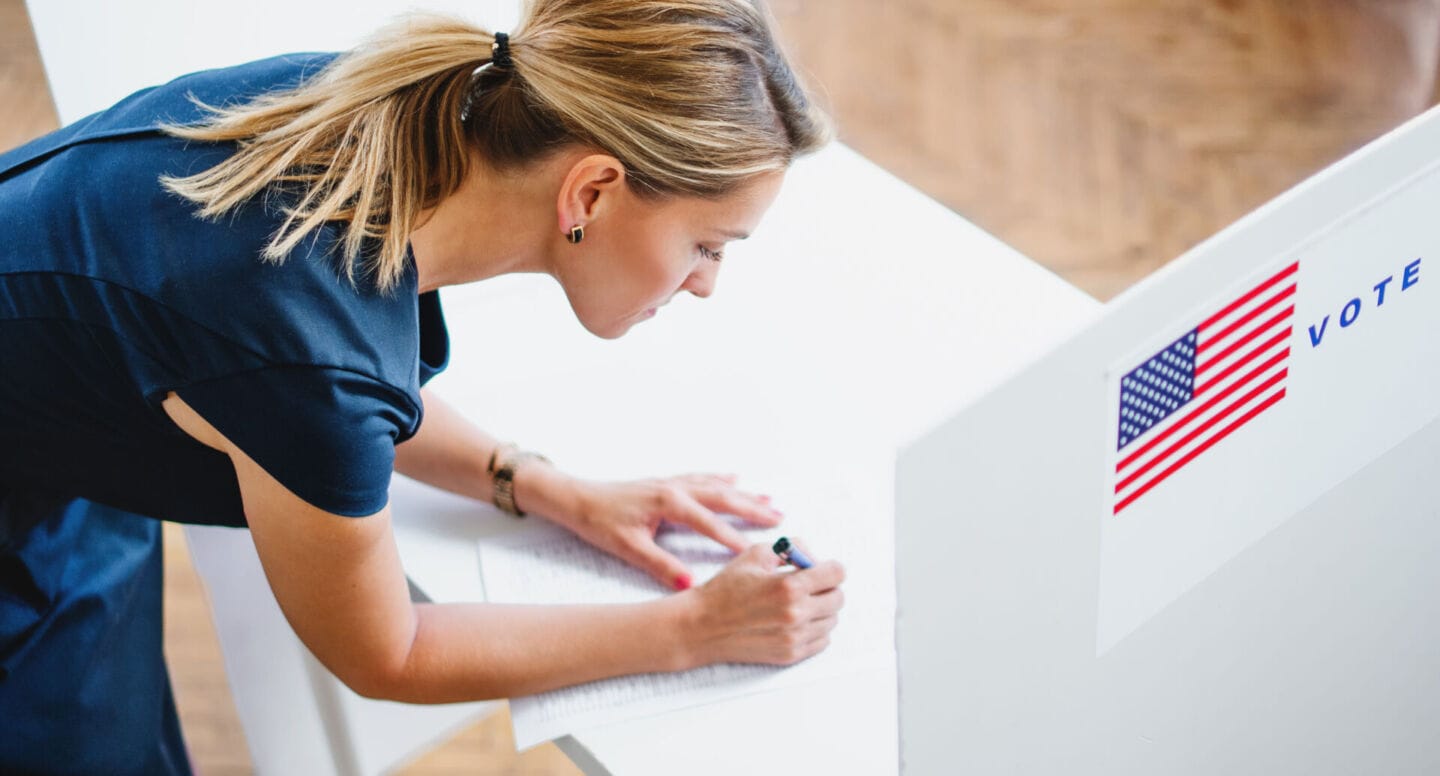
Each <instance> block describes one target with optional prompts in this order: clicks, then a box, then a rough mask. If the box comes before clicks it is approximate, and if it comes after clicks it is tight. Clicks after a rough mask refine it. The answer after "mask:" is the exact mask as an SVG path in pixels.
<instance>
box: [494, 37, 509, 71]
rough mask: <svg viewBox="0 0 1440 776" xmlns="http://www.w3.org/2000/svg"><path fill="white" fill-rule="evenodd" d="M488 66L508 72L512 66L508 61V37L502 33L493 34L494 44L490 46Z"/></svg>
mask: <svg viewBox="0 0 1440 776" xmlns="http://www.w3.org/2000/svg"><path fill="white" fill-rule="evenodd" d="M490 64H492V65H494V66H495V67H498V68H500V69H501V70H509V69H510V66H511V65H512V64H513V62H512V60H511V59H510V36H509V35H507V34H505V33H503V32H497V33H495V42H494V43H493V44H491V45H490Z"/></svg>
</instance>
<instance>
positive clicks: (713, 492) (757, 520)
mask: <svg viewBox="0 0 1440 776" xmlns="http://www.w3.org/2000/svg"><path fill="white" fill-rule="evenodd" d="M690 492H691V495H693V496H694V497H695V500H696V501H699V502H700V503H701V504H703V505H705V506H706V507H707V508H709V509H712V510H714V511H716V512H724V513H725V514H727V515H734V516H736V517H738V518H740V519H741V520H744V521H746V522H748V523H754V524H755V525H760V526H765V527H766V528H773V527H775V526H777V525H779V524H780V520H781V519H783V518H784V515H782V514H781V513H780V510H778V509H776V508H774V507H772V506H770V505H769V504H767V503H765V502H764V501H761V500H760V499H759V498H758V497H756V496H751V495H749V494H747V493H742V492H740V491H738V490H736V489H734V488H732V487H729V486H721V487H696V488H693V489H692V490H691V491H690Z"/></svg>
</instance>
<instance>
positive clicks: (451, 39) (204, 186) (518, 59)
mask: <svg viewBox="0 0 1440 776" xmlns="http://www.w3.org/2000/svg"><path fill="white" fill-rule="evenodd" d="M526 10H527V13H526V18H525V21H524V22H523V23H522V24H521V26H520V27H519V28H518V29H517V30H516V31H515V33H514V35H513V37H512V39H511V41H510V43H509V47H508V51H505V52H504V53H505V54H508V56H504V57H502V58H501V61H497V62H494V63H490V58H491V56H492V48H493V44H494V43H495V36H494V35H493V34H492V33H490V32H488V31H486V30H483V29H481V28H478V27H475V26H473V25H471V24H468V23H466V22H464V21H461V20H458V19H453V18H449V17H444V16H434V15H416V16H411V17H408V18H406V19H404V20H402V21H400V22H398V23H396V24H392V25H390V26H388V27H386V28H383V29H381V30H380V31H379V32H378V33H376V34H375V35H374V36H373V37H372V38H370V39H369V40H368V41H367V42H365V43H364V44H362V45H361V46H359V47H358V48H356V49H353V50H351V51H349V52H346V53H345V54H343V55H341V56H340V57H338V58H337V59H335V60H334V61H333V62H331V63H330V64H329V65H328V66H327V67H326V68H325V69H324V70H323V71H321V72H320V73H319V74H317V75H316V76H315V77H314V78H313V79H311V80H309V81H307V82H306V83H304V84H303V85H301V86H299V87H298V88H296V89H293V90H290V91H286V92H281V93H272V94H266V95H262V96H261V97H258V98H256V99H255V100H253V101H251V102H249V103H246V104H243V105H238V106H233V107H212V106H207V105H203V104H202V107H204V108H205V109H206V111H207V113H208V114H209V115H208V116H207V118H206V120H205V121H203V122H202V123H200V124H198V125H193V126H168V127H166V131H168V132H169V133H170V134H172V135H174V136H176V137H181V138H185V139H187V140H195V141H211V142H219V141H233V142H235V143H236V144H237V145H238V150H237V151H236V153H235V154H233V155H231V156H230V157H229V158H228V159H226V161H224V162H222V163H220V164H218V165H216V166H215V167H212V168H210V169H208V170H205V171H203V172H200V173H197V174H194V175H190V176H187V177H179V178H177V177H169V176H167V177H165V178H162V183H163V184H164V185H165V187H166V188H168V189H169V190H171V191H173V192H175V193H177V194H179V195H180V196H183V197H185V198H187V199H189V200H191V201H194V202H196V203H197V204H199V205H200V208H199V213H200V215H202V216H204V217H209V218H216V217H219V216H221V215H223V214H225V213H227V212H229V211H230V210H232V209H233V208H236V207H238V206H239V205H241V204H242V203H244V202H245V201H247V200H248V199H250V198H251V197H254V196H256V195H257V194H262V193H263V194H270V193H273V192H274V190H276V189H278V190H280V191H281V192H285V193H288V194H292V195H293V196H292V197H287V198H286V200H285V204H284V205H283V212H284V214H285V220H284V222H283V224H282V225H281V227H280V229H279V230H278V231H277V232H276V234H275V235H274V236H273V237H272V239H271V242H270V243H269V244H268V245H267V246H266V247H265V249H264V251H263V253H262V256H263V258H264V259H265V260H267V261H272V262H280V261H283V260H284V258H285V257H286V256H287V255H289V253H290V252H291V251H292V250H293V249H294V248H295V246H296V245H297V244H299V243H300V241H301V240H303V239H304V238H305V237H306V235H308V234H310V233H311V232H312V231H314V230H315V229H316V228H318V227H320V226H321V225H323V224H324V223H326V222H331V221H340V222H345V224H346V226H345V228H344V239H343V241H342V244H343V250H344V254H345V267H346V273H347V276H348V277H349V278H350V281H351V282H352V283H354V282H355V279H356V274H357V266H358V267H359V268H360V273H361V274H363V275H366V276H368V277H370V278H371V279H372V280H373V282H374V283H375V285H376V286H377V287H378V288H379V289H380V290H382V291H388V290H390V289H393V288H394V287H395V285H396V284H397V283H398V281H399V279H400V277H401V275H402V273H403V272H404V270H405V260H406V258H405V257H406V243H407V242H408V240H409V235H410V232H411V231H412V230H413V229H414V227H415V222H416V219H417V218H418V217H419V214H420V213H421V212H422V211H423V210H425V209H427V208H431V207H434V206H435V205H437V204H438V203H439V202H440V201H441V200H442V199H444V198H445V197H447V196H449V195H450V194H451V193H453V192H454V191H455V190H456V189H458V188H459V186H460V184H461V181H463V180H464V178H465V176H466V173H467V172H468V166H469V159H470V157H469V152H470V150H471V149H475V150H477V151H478V152H479V154H480V156H481V157H482V158H483V159H485V161H486V163H487V164H489V165H493V166H495V167H496V168H497V169H505V168H513V167H515V166H518V165H523V164H525V163H527V162H531V161H534V160H535V159H538V158H540V157H542V156H544V155H546V154H548V153H550V152H552V151H554V150H556V149H559V148H561V147H563V146H566V145H568V144H573V143H580V144H586V145H589V146H592V147H595V148H598V149H601V150H603V151H605V152H607V153H610V154H613V155H614V156H615V157H616V158H618V159H619V160H620V161H621V162H622V163H623V164H624V165H625V167H626V170H627V178H626V180H627V181H628V182H629V184H630V185H631V187H632V188H633V189H634V190H635V191H637V192H638V193H640V194H642V195H648V196H664V195H688V196H719V195H723V194H724V193H726V192H728V191H730V190H732V189H733V188H734V187H735V186H737V185H738V184H739V183H741V182H743V181H744V180H745V179H747V178H749V177H750V176H753V175H755V174H757V173H762V172H766V171H771V170H777V169H783V168H784V167H785V166H787V165H788V164H789V163H790V162H791V160H792V159H793V158H794V157H796V156H798V155H800V154H803V153H808V152H810V151H813V150H815V149H816V148H818V147H820V146H821V145H823V144H824V143H825V142H827V141H828V139H829V138H830V136H831V129H830V125H829V122H828V119H827V118H826V116H825V115H824V114H823V113H822V112H821V111H820V110H819V109H818V108H815V107H814V106H812V105H811V103H810V101H809V100H808V98H807V95H806V92H805V90H804V88H803V87H802V86H801V85H800V83H799V81H798V79H797V78H796V76H795V74H794V73H793V72H792V71H791V70H790V68H789V66H788V64H787V63H786V61H785V59H784V57H783V56H782V54H781V53H780V51H779V49H778V46H777V45H776V43H775V41H774V39H773V37H772V33H771V30H770V26H771V25H770V21H769V19H768V17H767V16H766V15H765V14H764V12H763V11H761V10H759V9H758V8H757V7H756V6H754V5H752V4H751V3H750V2H749V1H748V0H531V2H530V3H529V4H528V7H527V9H526ZM487 63H490V64H489V66H486V67H482V65H486V64H487ZM477 71H478V72H477ZM366 239H378V240H379V247H378V250H374V251H370V252H369V255H366V254H365V252H364V251H363V249H364V247H365V240H366Z"/></svg>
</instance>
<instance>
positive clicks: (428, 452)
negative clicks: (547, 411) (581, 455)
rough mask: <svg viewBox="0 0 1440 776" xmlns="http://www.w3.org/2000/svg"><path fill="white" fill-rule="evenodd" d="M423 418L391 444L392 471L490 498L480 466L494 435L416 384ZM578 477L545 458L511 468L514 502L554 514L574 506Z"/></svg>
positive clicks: (523, 507) (486, 477)
mask: <svg viewBox="0 0 1440 776" xmlns="http://www.w3.org/2000/svg"><path fill="white" fill-rule="evenodd" d="M420 396H421V399H422V400H423V401H424V402H425V419H424V422H422V423H421V424H420V430H419V431H417V432H415V436H413V437H411V438H410V439H407V440H405V441H404V442H402V443H401V444H398V445H396V446H395V471H397V472H400V473H401V474H403V475H405V476H406V477H412V478H414V479H417V480H419V481H421V482H424V483H426V484H429V485H434V486H435V487H437V488H440V489H442V490H448V491H450V492H451V493H457V494H459V495H462V496H469V497H470V498H473V499H478V500H480V501H486V502H488V501H491V500H492V499H493V498H494V490H493V487H492V484H491V481H490V475H489V473H488V472H486V471H485V466H486V465H487V464H488V463H489V462H490V454H491V452H493V451H494V450H495V448H496V447H497V446H499V444H500V442H499V440H497V439H495V438H494V437H493V436H491V435H489V434H487V433H485V432H484V431H482V430H481V429H479V428H478V427H476V425H475V424H474V423H471V422H470V420H469V419H468V418H466V417H465V416H464V415H463V414H461V413H460V412H459V411H458V410H456V409H455V408H454V407H452V406H450V404H449V403H448V402H446V401H445V400H444V399H441V398H440V397H439V396H437V395H436V394H435V392H434V391H431V390H430V389H428V388H422V389H421V390H420ZM577 485H578V483H577V482H576V481H575V479H574V478H572V477H570V476H569V475H567V474H565V473H564V472H561V471H560V470H558V469H556V468H555V467H553V466H549V465H546V464H545V463H544V462H539V461H529V462H526V463H524V464H521V465H520V466H519V467H517V468H516V470H515V505H516V506H518V507H519V508H520V509H521V510H522V511H524V512H526V513H532V514H537V515H540V516H542V517H546V518H549V519H551V520H556V519H558V518H560V517H562V516H568V515H573V514H575V513H576V512H577V511H578V509H579V506H578V503H577V502H578V499H579V494H578V493H577Z"/></svg>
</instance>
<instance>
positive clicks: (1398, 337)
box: [896, 111, 1440, 773]
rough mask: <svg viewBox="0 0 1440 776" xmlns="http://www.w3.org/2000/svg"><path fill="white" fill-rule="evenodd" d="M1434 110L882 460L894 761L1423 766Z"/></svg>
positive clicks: (1432, 490) (1434, 375)
mask: <svg viewBox="0 0 1440 776" xmlns="http://www.w3.org/2000/svg"><path fill="white" fill-rule="evenodd" d="M1437 202H1440V113H1437V112H1434V111H1432V112H1430V113H1428V114H1426V115H1424V116H1422V117H1420V118H1418V119H1416V120H1414V121H1412V122H1410V123H1408V124H1406V125H1405V126H1403V127H1401V128H1400V129H1397V130H1396V131H1394V132H1392V133H1390V134H1389V135H1387V136H1386V137H1384V138H1382V139H1380V140H1378V141H1376V142H1375V143H1372V144H1371V145H1370V146H1368V147H1366V148H1365V149H1362V150H1361V151H1360V152H1357V153H1356V154H1354V155H1352V156H1351V157H1349V158H1347V159H1345V160H1343V161H1342V162H1340V163H1338V164H1336V165H1335V166H1333V167H1331V168H1330V169H1327V170H1325V171H1324V172H1322V173H1320V174H1319V175H1317V176H1315V177H1314V178H1312V179H1311V180H1309V181H1306V182H1305V183H1303V184H1301V185H1300V186H1298V187H1296V188H1295V189H1294V190H1292V191H1290V192H1288V193H1287V194H1285V195H1283V196H1282V197H1280V198H1278V199H1277V200H1275V201H1274V202H1272V203H1270V204H1268V205H1266V206H1265V207H1263V208H1261V209H1260V210H1258V211H1256V212H1255V213H1253V214H1251V215H1250V216H1247V217H1246V218H1245V219H1243V220H1242V221H1240V222H1239V223H1237V224H1235V225H1234V226H1232V227H1231V228H1229V229H1227V230H1225V231H1224V232H1222V233H1220V234H1219V235H1217V236H1216V237H1214V238H1212V239H1211V240H1209V241H1207V242H1206V243H1205V244H1202V245H1201V246H1199V247H1197V248H1196V249H1195V250H1193V251H1192V252H1191V253H1190V254H1188V255H1187V256H1186V257H1184V258H1182V259H1181V260H1179V261H1177V262H1175V263H1173V264H1172V265H1170V266H1168V267H1166V268H1165V269H1164V270H1162V271H1161V272H1159V273H1157V274H1156V275H1155V276H1152V277H1151V278H1149V279H1147V281H1145V282H1143V283H1141V284H1140V285H1138V286H1137V287H1135V288H1134V289H1131V290H1130V291H1129V292H1127V293H1126V294H1125V295H1123V296H1122V297H1120V298H1118V299H1116V300H1115V301H1114V302H1112V303H1111V305H1110V306H1109V308H1108V309H1107V311H1106V313H1105V315H1103V316H1102V317H1101V318H1100V319H1098V320H1096V321H1095V322H1093V323H1092V324H1091V325H1090V326H1087V327H1086V328H1085V329H1083V330H1082V331H1081V332H1080V333H1078V334H1077V335H1076V336H1075V337H1073V338H1072V339H1071V340H1070V341H1068V342H1067V343H1065V344H1063V345H1061V346H1059V347H1058V348H1056V349H1055V350H1054V351H1052V352H1051V353H1049V354H1048V355H1047V356H1045V357H1044V358H1042V359H1041V360H1039V361H1038V362H1037V363H1035V364H1032V365H1031V366H1029V367H1028V368H1026V369H1024V370H1022V371H1021V372H1020V373H1019V374H1018V375H1016V376H1015V377H1013V378H1012V379H1010V380H1009V381H1007V382H1005V383H1004V384H1002V385H1000V386H999V387H997V388H996V389H995V390H994V391H993V392H992V393H990V394H989V395H988V396H986V397H985V398H983V399H981V400H979V401H978V402H976V403H975V404H974V405H972V406H971V407H969V408H968V409H966V410H964V411H962V412H961V413H960V414H959V415H957V416H956V417H955V418H953V419H952V420H951V421H949V422H948V423H946V424H944V425H943V426H941V427H940V428H938V429H936V430H935V431H933V432H932V433H930V434H928V435H926V436H925V437H923V438H921V439H919V440H917V441H916V442H915V443H914V444H913V445H911V446H910V447H908V448H907V449H905V450H904V451H903V452H902V454H901V456H900V459H899V462H898V468H897V475H896V476H897V481H896V488H897V528H896V531H897V536H896V566H897V590H898V595H899V603H898V614H897V623H896V639H897V647H898V650H899V676H900V682H899V708H900V738H901V752H902V767H903V768H904V769H905V771H906V772H908V773H937V772H947V773H970V772H973V773H991V772H996V771H1001V770H1003V771H1011V770H1014V771H1018V772H1055V771H1060V770H1064V771H1065V772H1070V773H1077V772H1078V773H1091V772H1100V771H1102V770H1103V771H1104V772H1106V773H1217V772H1218V773H1274V772H1322V773H1335V772H1386V773H1414V772H1434V771H1435V770H1436V768H1437V767H1440V744H1436V743H1434V741H1433V736H1429V735H1427V731H1432V730H1434V729H1435V728H1436V725H1437V723H1440V701H1437V700H1435V699H1436V698H1437V692H1440V678H1437V676H1440V649H1437V648H1440V628H1437V627H1436V625H1435V624H1434V618H1433V617H1431V616H1430V613H1431V611H1432V610H1433V600H1434V593H1433V592H1432V591H1435V590H1440V585H1437V583H1440V564H1437V563H1436V560H1437V559H1440V528H1437V526H1436V519H1437V518H1440V476H1437V472H1436V469H1437V467H1440V424H1437V423H1436V422H1435V419H1436V418H1437V416H1440V341H1437V338H1436V333H1437V332H1440V299H1437V298H1436V296H1435V294H1436V293H1437V292H1436V291H1434V289H1435V288H1436V285H1435V284H1436V282H1437V281H1435V280H1433V279H1432V278H1431V277H1430V273H1431V270H1430V269H1429V266H1430V265H1429V264H1428V262H1431V261H1434V259H1433V258H1432V257H1433V256H1434V255H1435V254H1437V253H1440V219H1437V218H1436V216H1435V203H1437Z"/></svg>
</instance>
